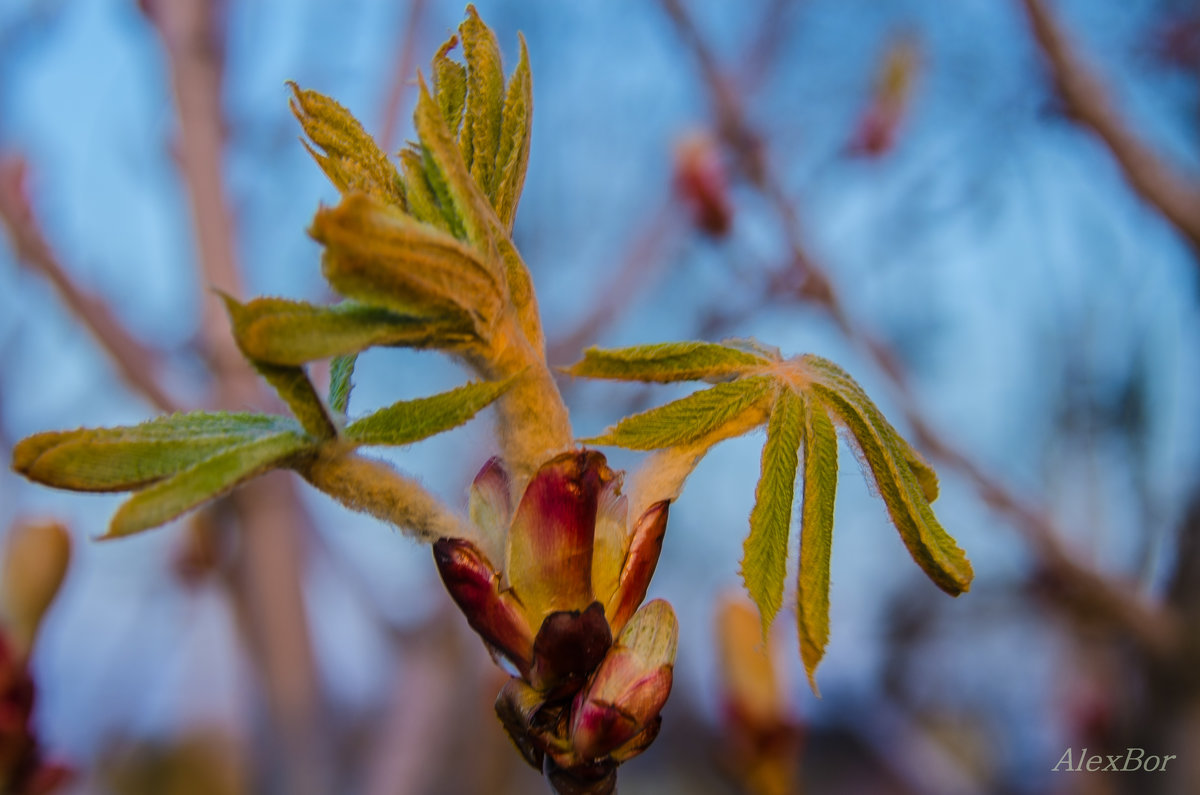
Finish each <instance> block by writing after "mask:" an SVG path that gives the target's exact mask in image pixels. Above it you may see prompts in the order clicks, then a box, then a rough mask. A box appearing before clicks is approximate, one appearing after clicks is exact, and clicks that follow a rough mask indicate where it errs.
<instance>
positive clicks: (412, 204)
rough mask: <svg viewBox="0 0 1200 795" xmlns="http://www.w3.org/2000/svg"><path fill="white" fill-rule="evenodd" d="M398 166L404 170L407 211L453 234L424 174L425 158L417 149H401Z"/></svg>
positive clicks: (419, 219)
mask: <svg viewBox="0 0 1200 795" xmlns="http://www.w3.org/2000/svg"><path fill="white" fill-rule="evenodd" d="M400 168H401V169H402V170H403V171H404V186H405V190H406V195H407V197H408V212H409V213H410V214H411V215H412V217H413V218H416V219H417V220H418V221H423V222H425V223H427V224H430V225H432V226H435V227H437V228H438V229H440V230H441V231H443V232H446V233H448V234H451V235H453V234H454V233H453V232H452V231H451V228H450V222H449V221H448V220H447V219H446V215H445V213H443V212H442V208H441V205H439V204H438V199H437V196H435V195H434V193H433V186H431V185H430V184H429V177H428V176H426V174H425V158H424V157H422V156H421V152H420V151H419V150H417V149H403V150H401V152H400Z"/></svg>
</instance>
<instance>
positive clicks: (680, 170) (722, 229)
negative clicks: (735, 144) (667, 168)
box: [675, 130, 733, 237]
mask: <svg viewBox="0 0 1200 795" xmlns="http://www.w3.org/2000/svg"><path fill="white" fill-rule="evenodd" d="M675 191H676V193H677V194H678V195H679V197H680V198H681V199H683V202H684V203H685V204H686V205H687V207H688V210H689V211H690V212H691V214H692V221H693V223H695V225H696V226H697V227H698V228H699V229H701V230H702V231H704V232H706V233H707V234H709V235H712V236H713V237H724V236H725V235H726V234H728V233H729V229H730V227H731V226H732V225H733V205H732V204H731V203H730V200H729V178H728V175H727V174H726V170H725V164H724V162H723V161H722V160H721V150H720V148H719V147H718V146H717V142H716V140H715V139H714V138H713V136H712V135H711V134H709V133H708V132H706V131H703V130H697V131H693V132H690V133H687V134H686V135H684V136H683V137H682V138H680V139H679V142H678V143H676V144H675Z"/></svg>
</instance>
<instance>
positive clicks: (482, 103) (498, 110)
mask: <svg viewBox="0 0 1200 795" xmlns="http://www.w3.org/2000/svg"><path fill="white" fill-rule="evenodd" d="M458 32H459V35H460V36H462V42H463V56H464V57H465V58H466V59H467V114H466V118H465V119H464V121H463V128H462V133H461V135H460V141H461V148H462V152H463V161H464V162H465V163H466V165H467V167H468V168H469V169H470V173H471V176H472V177H473V178H474V180H475V183H476V184H477V185H478V186H479V187H480V189H481V190H482V191H483V193H484V194H485V195H487V196H489V197H490V196H492V195H494V194H493V191H492V189H493V186H494V184H495V183H494V175H495V169H496V152H497V150H498V149H499V146H500V124H501V114H502V113H503V107H504V71H503V69H502V68H501V65H500V45H499V44H498V43H497V42H496V34H494V33H492V31H491V29H490V28H489V27H488V26H487V25H485V24H483V20H481V19H480V18H479V12H478V11H476V10H475V6H474V5H468V6H467V18H466V19H464V20H463V22H462V24H461V25H459V26H458Z"/></svg>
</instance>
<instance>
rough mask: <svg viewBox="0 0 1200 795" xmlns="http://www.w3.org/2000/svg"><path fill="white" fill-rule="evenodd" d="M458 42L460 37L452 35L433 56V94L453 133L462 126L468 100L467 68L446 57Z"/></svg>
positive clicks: (447, 125)
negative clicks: (464, 109)
mask: <svg viewBox="0 0 1200 795" xmlns="http://www.w3.org/2000/svg"><path fill="white" fill-rule="evenodd" d="M456 44H458V37H457V36H451V37H450V38H449V39H447V40H446V43H445V44H443V45H442V46H441V47H439V48H438V51H437V53H436V54H435V55H434V56H433V95H434V98H435V99H437V104H438V107H439V108H441V110H442V115H443V116H444V117H445V118H446V127H447V128H449V130H450V132H451V134H454V133H457V132H458V128H459V127H460V126H462V120H463V108H464V107H465V105H466V102H467V68H466V67H465V66H463V65H462V64H460V63H458V62H457V61H452V60H450V59H449V58H448V57H446V56H447V55H448V54H449V53H450V51H451V50H452V49H454V45H456Z"/></svg>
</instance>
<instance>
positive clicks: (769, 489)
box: [714, 387, 804, 638]
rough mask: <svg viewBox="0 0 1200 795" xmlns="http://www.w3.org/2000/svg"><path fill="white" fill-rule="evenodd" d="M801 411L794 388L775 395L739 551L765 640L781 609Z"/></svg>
mask: <svg viewBox="0 0 1200 795" xmlns="http://www.w3.org/2000/svg"><path fill="white" fill-rule="evenodd" d="M714 388H715V387H714ZM803 411H804V405H803V401H802V400H801V398H800V396H799V395H798V394H796V392H795V391H794V390H793V389H791V388H789V387H783V388H782V389H780V390H779V396H778V397H777V398H776V400H775V405H774V406H773V407H772V409H771V417H770V419H769V420H768V421H767V443H766V444H765V445H764V446H763V452H762V474H761V475H760V476H759V479H758V487H757V488H756V489H755V490H754V508H753V509H752V510H751V511H750V535H748V536H747V537H746V542H745V544H744V545H743V547H742V549H743V552H744V553H745V555H744V557H743V558H742V579H743V580H744V581H745V583H746V590H747V591H748V592H749V593H750V598H751V599H753V600H754V603H755V604H756V605H758V613H759V616H760V617H761V618H762V631H763V637H764V638H765V637H766V636H767V630H768V629H770V627H771V622H772V621H774V620H775V614H776V613H778V612H779V608H780V607H781V606H782V605H783V581H784V578H785V577H786V576H787V554H788V531H789V528H790V527H791V523H792V499H793V497H794V496H795V489H796V470H797V468H798V467H799V464H800V460H799V450H800V441H801V435H802V433H803V430H804V416H803Z"/></svg>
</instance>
